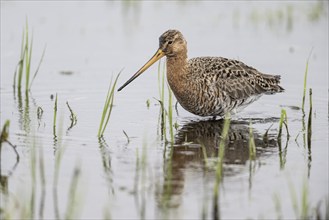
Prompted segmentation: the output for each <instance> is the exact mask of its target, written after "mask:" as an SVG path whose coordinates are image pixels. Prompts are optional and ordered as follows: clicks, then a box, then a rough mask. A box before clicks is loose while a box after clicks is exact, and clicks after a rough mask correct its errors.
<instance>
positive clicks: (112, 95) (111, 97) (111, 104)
mask: <svg viewBox="0 0 329 220" xmlns="http://www.w3.org/2000/svg"><path fill="white" fill-rule="evenodd" d="M121 72H122V70H121V71H120V72H119V74H118V75H117V77H116V78H115V80H114V83H113V86H112V89H111V93H110V99H109V103H108V106H109V107H110V108H109V110H108V112H107V118H106V122H105V124H104V127H103V130H102V135H103V134H104V131H105V129H106V127H107V124H108V122H109V120H110V117H111V113H112V108H113V103H114V92H115V86H116V84H117V81H118V78H119V76H120V74H121Z"/></svg>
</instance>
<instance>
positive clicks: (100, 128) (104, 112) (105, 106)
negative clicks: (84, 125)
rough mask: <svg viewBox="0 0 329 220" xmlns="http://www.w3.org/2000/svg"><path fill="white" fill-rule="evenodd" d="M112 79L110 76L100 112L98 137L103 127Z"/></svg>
mask: <svg viewBox="0 0 329 220" xmlns="http://www.w3.org/2000/svg"><path fill="white" fill-rule="evenodd" d="M112 80H113V79H112V78H111V82H110V85H109V88H108V90H107V95H106V99H105V103H104V107H103V112H102V117H101V121H100V123H99V128H98V134H97V136H98V137H100V136H101V131H102V128H103V124H104V119H105V116H106V111H107V109H108V102H109V98H110V90H111V86H112Z"/></svg>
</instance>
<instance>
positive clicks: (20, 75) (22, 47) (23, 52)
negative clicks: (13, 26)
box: [17, 28, 25, 90]
mask: <svg viewBox="0 0 329 220" xmlns="http://www.w3.org/2000/svg"><path fill="white" fill-rule="evenodd" d="M24 56H25V29H24V28H23V34H22V44H21V56H20V61H19V62H18V65H19V67H18V82H17V88H18V90H20V89H21V87H22V78H23V66H24Z"/></svg>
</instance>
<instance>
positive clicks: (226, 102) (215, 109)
mask: <svg viewBox="0 0 329 220" xmlns="http://www.w3.org/2000/svg"><path fill="white" fill-rule="evenodd" d="M163 56H166V57H167V80H168V83H169V86H170V88H171V90H172V91H173V93H174V95H175V97H176V99H177V101H178V102H179V103H180V104H181V106H182V107H183V108H184V109H186V110H187V111H189V112H191V113H193V114H195V115H199V116H213V117H216V116H224V115H225V114H226V113H230V112H236V111H238V110H240V109H242V108H243V107H246V106H247V105H249V104H250V103H252V102H254V101H255V100H257V99H258V98H259V97H260V96H261V95H263V94H267V95H268V94H275V93H278V92H283V91H284V89H283V88H282V87H281V86H280V85H279V83H280V76H279V75H269V74H263V73H261V72H259V71H258V70H256V69H255V68H253V67H250V66H247V65H246V64H244V63H243V62H241V61H237V60H231V59H227V58H223V57H196V58H192V59H188V58H187V42H186V40H185V38H184V37H183V35H182V33H181V32H180V31H178V30H168V31H166V32H164V33H163V34H162V35H161V36H160V38H159V49H158V50H157V52H156V53H155V54H154V56H153V57H152V58H151V59H150V60H149V61H148V62H147V63H146V64H145V65H144V66H143V67H142V68H141V69H139V70H138V71H137V72H136V73H135V74H134V75H133V76H132V77H131V78H130V79H129V80H128V81H127V82H126V83H125V84H123V85H122V86H121V87H120V88H119V89H118V91H120V90H122V89H123V88H124V87H125V86H127V85H128V84H129V83H130V82H132V81H133V80H134V79H136V78H137V77H138V76H139V75H141V74H142V73H143V72H144V71H145V70H147V69H148V68H149V67H150V66H151V65H152V64H153V63H155V62H156V61H157V60H159V59H160V58H162V57H163Z"/></svg>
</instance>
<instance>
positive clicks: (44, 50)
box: [29, 46, 46, 89]
mask: <svg viewBox="0 0 329 220" xmlns="http://www.w3.org/2000/svg"><path fill="white" fill-rule="evenodd" d="M45 52H46V46H45V47H44V49H43V52H42V55H41V58H40V61H39V64H38V67H37V69H36V71H35V73H34V75H33V78H32V80H31V83H30V86H29V89H31V87H32V83H33V81H34V79H35V77H36V76H37V74H38V72H39V69H40V66H41V63H42V61H43V58H44V56H45Z"/></svg>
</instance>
